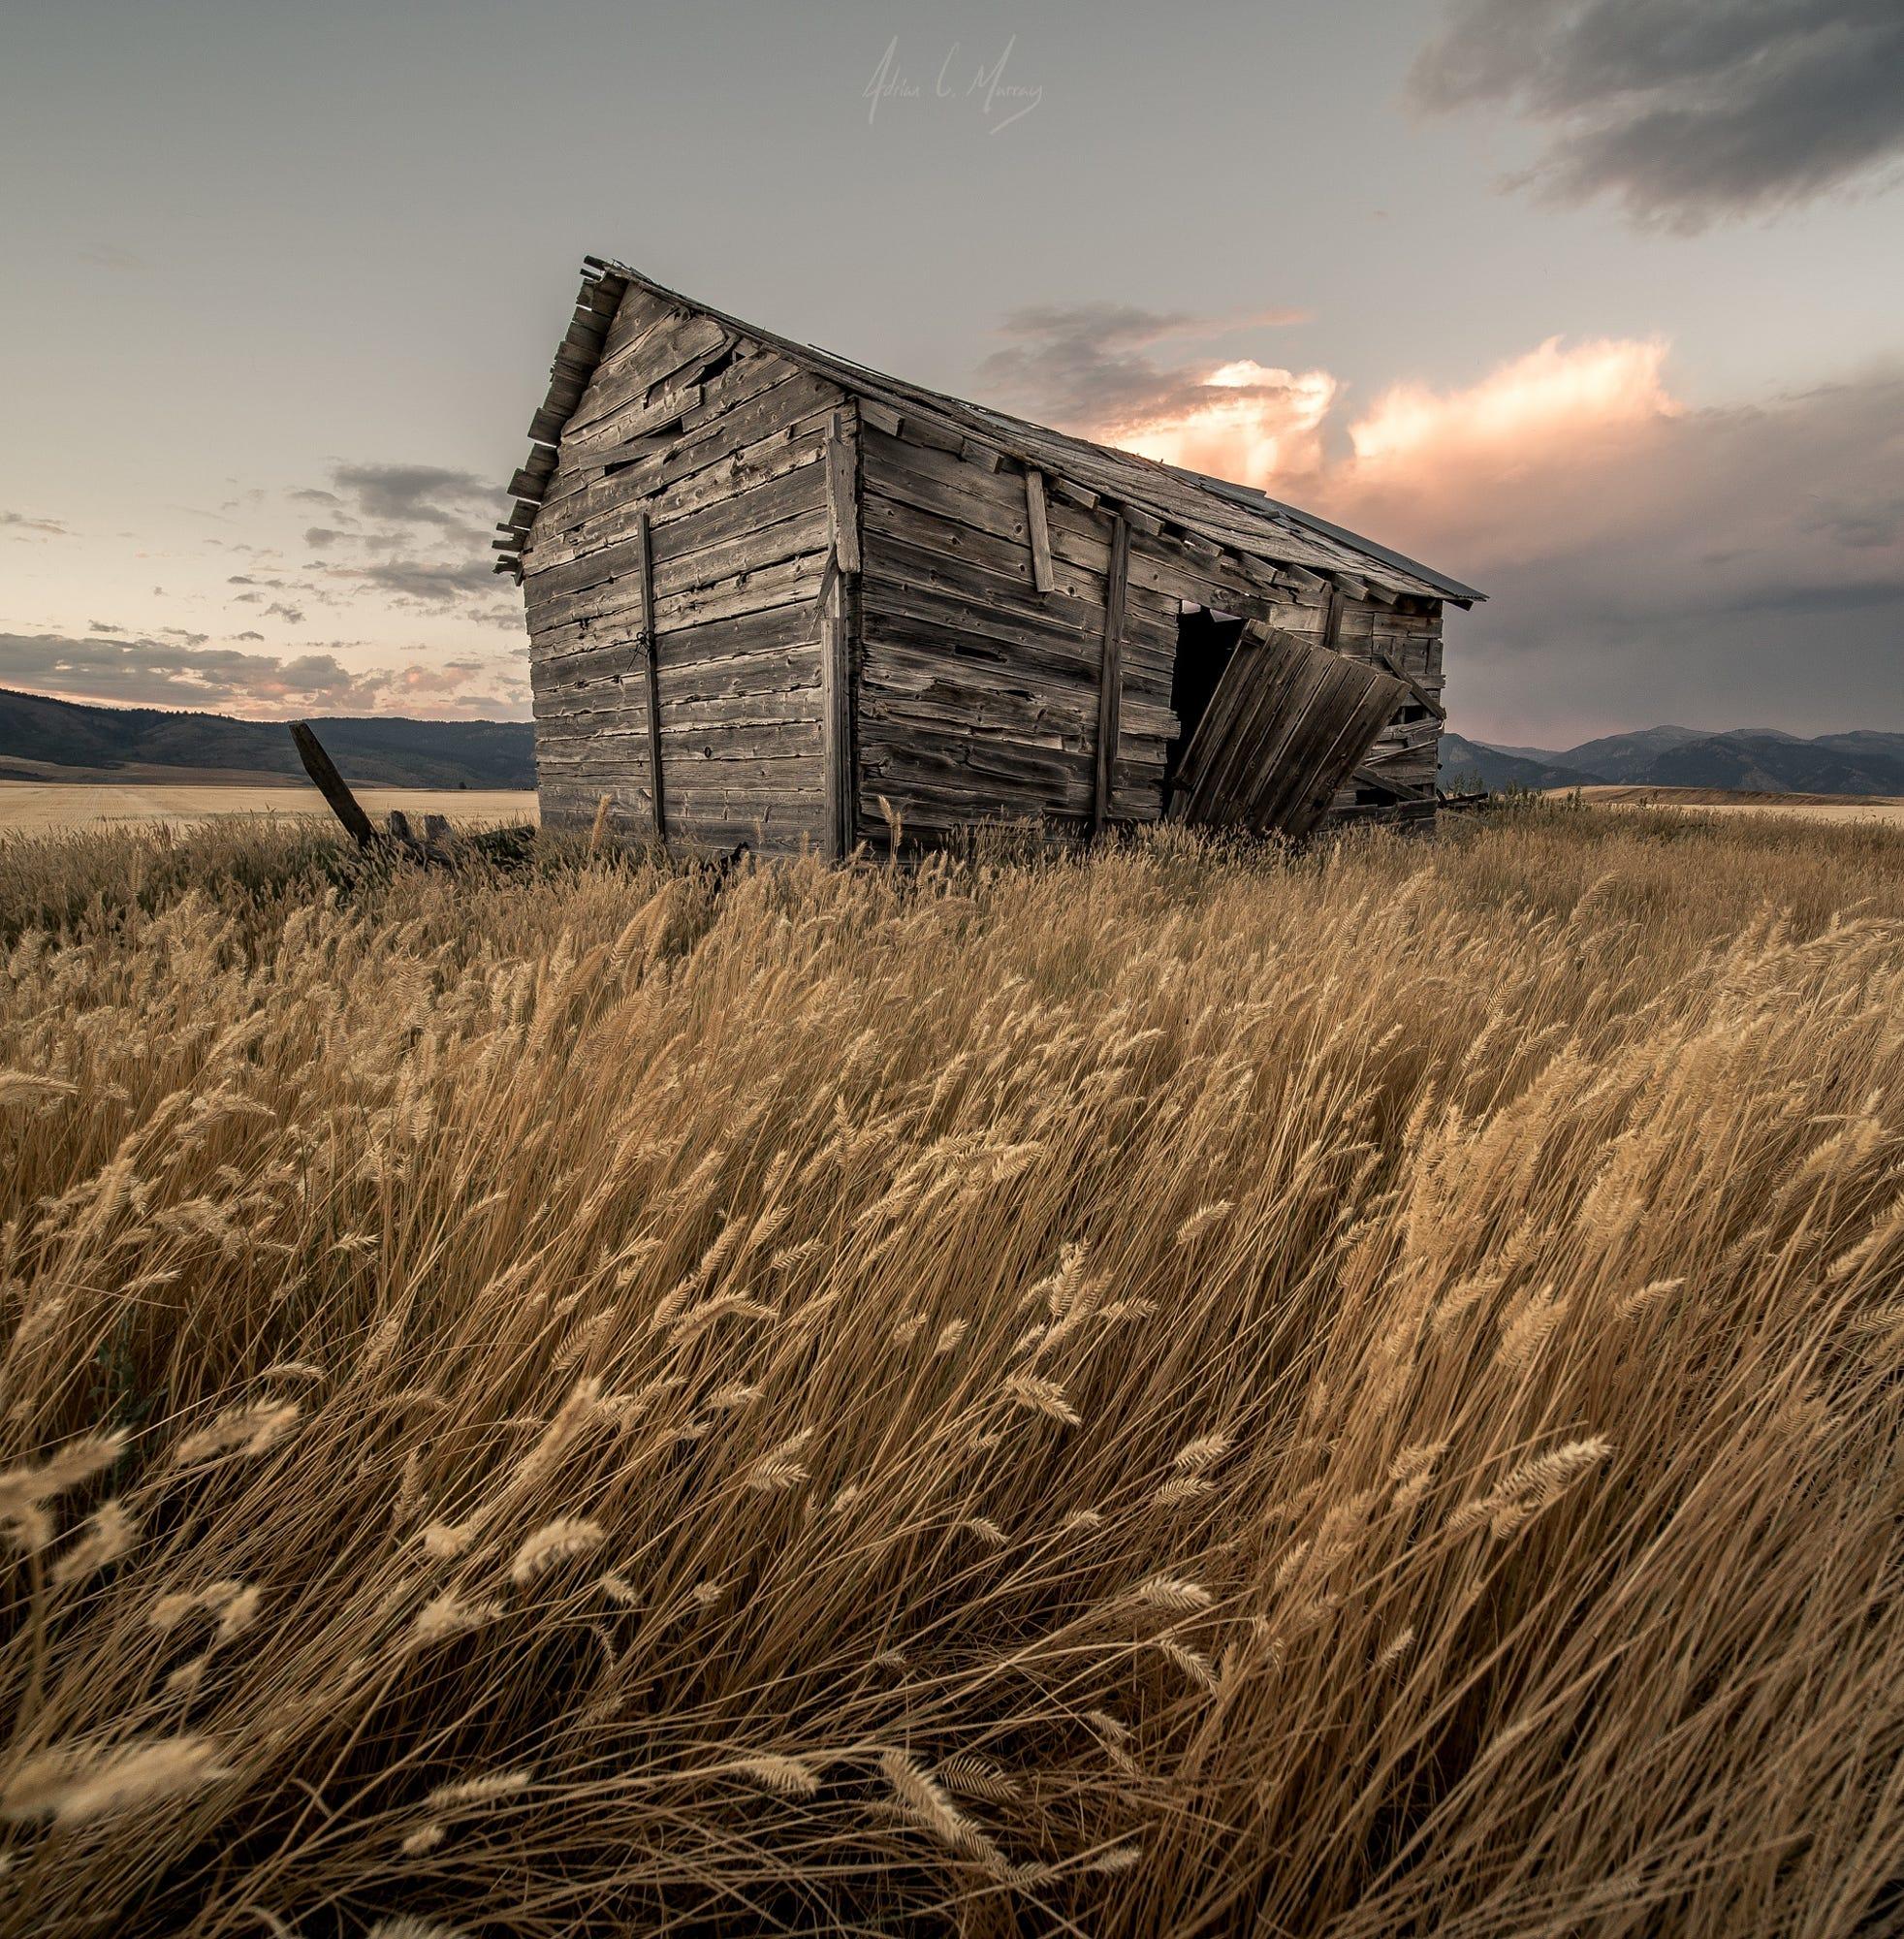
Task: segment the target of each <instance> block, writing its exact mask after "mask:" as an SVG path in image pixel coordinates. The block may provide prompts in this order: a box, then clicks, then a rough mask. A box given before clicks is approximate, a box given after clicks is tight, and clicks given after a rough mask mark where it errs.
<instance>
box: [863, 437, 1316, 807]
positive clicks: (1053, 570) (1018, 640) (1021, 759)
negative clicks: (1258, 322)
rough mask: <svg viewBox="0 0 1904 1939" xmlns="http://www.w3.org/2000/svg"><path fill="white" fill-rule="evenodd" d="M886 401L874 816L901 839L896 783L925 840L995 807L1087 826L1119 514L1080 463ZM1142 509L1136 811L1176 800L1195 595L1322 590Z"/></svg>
mask: <svg viewBox="0 0 1904 1939" xmlns="http://www.w3.org/2000/svg"><path fill="white" fill-rule="evenodd" d="M877 418H878V413H877V412H875V411H874V410H873V407H871V406H869V407H868V409H867V416H866V421H865V424H864V427H863V429H862V434H861V488H862V497H863V518H864V522H865V534H864V541H863V547H864V575H863V579H862V584H861V594H860V597H861V628H862V653H863V660H862V667H861V674H860V683H859V684H860V704H859V722H858V725H859V757H860V826H859V832H860V834H861V835H862V836H863V837H867V838H871V839H872V840H873V841H874V842H878V841H879V840H881V839H882V829H883V817H882V814H881V811H880V810H879V808H878V801H877V798H879V797H882V796H883V797H884V798H885V800H886V801H887V802H888V803H890V805H891V806H892V808H893V809H894V810H895V811H897V812H898V813H899V815H900V817H901V820H902V823H903V825H904V829H905V831H906V833H907V836H908V839H909V838H911V837H917V838H918V839H919V840H920V841H921V842H933V841H936V840H938V839H942V838H943V837H944V836H945V835H947V834H948V833H950V832H951V831H953V830H954V829H957V828H960V827H963V826H966V825H968V824H969V823H971V822H973V821H977V820H982V819H986V818H992V817H997V818H1003V819H1009V820H1030V819H1032V818H1041V819H1043V820H1044V821H1045V823H1046V832H1047V834H1048V835H1049V836H1051V837H1052V838H1054V839H1068V838H1071V837H1074V836H1076V835H1078V834H1080V833H1081V832H1083V831H1084V830H1085V829H1087V828H1088V827H1089V825H1090V821H1091V816H1092V808H1093V796H1094V771H1095V756H1096V742H1097V725H1098V719H1099V710H1100V686H1099V675H1100V671H1101V668H1102V665H1103V655H1104V621H1105V609H1106V601H1107V597H1108V594H1109V590H1110V565H1111V551H1112V541H1113V535H1114V532H1115V528H1116V515H1115V514H1114V513H1113V511H1112V510H1111V509H1110V508H1109V507H1107V506H1105V505H1102V504H1100V503H1098V502H1097V500H1096V499H1095V495H1094V494H1093V493H1090V492H1086V491H1081V490H1078V489H1077V488H1075V487H1072V486H1070V485H1069V484H1068V483H1067V482H1066V481H1064V480H1063V479H1062V478H1048V477H1041V476H1040V478H1039V479H1038V481H1037V482H1031V483H1028V476H1027V473H1026V471H1025V470H1024V469H1023V468H1021V467H1019V466H1017V465H1016V464H1015V463H1013V462H1012V461H1000V460H999V459H998V458H997V456H996V455H995V454H992V453H989V452H985V451H982V450H974V451H964V452H962V451H957V450H951V449H946V448H943V445H944V444H946V443H949V442H954V441H956V440H950V439H941V440H939V441H937V442H932V443H929V442H926V441H924V439H925V437H926V435H928V434H930V433H929V430H928V428H926V427H916V428H915V427H914V426H913V425H912V424H911V423H910V421H906V422H904V423H903V424H902V425H901V428H900V431H899V433H898V434H895V433H894V432H893V431H892V430H890V429H885V428H883V427H882V426H881V425H880V424H879V423H878V422H877ZM1040 510H1042V513H1043V520H1042V525H1043V530H1042V533H1040V531H1039V519H1038V514H1039V512H1040ZM1125 516H1126V517H1127V519H1131V520H1133V521H1134V522H1133V523H1132V524H1130V526H1129V529H1128V556H1127V585H1126V589H1125V604H1124V622H1123V628H1122V653H1121V656H1120V657H1121V680H1122V684H1121V694H1120V698H1119V702H1118V705H1117V707H1116V709H1115V711H1114V717H1115V719H1116V722H1117V747H1116V758H1115V760H1114V762H1113V763H1112V768H1111V776H1110V791H1109V800H1108V804H1107V806H1108V815H1107V818H1108V820H1109V821H1111V822H1112V823H1131V822H1140V821H1154V820H1156V819H1158V816H1159V815H1160V814H1161V813H1162V808H1163V773H1164V762H1165V758H1166V755H1167V753H1168V750H1169V747H1170V744H1171V742H1172V740H1173V739H1174V738H1175V736H1176V733H1177V724H1178V723H1177V716H1176V715H1175V714H1174V713H1173V712H1172V711H1171V707H1170V682H1171V675H1172V672H1173V670H1174V667H1175V662H1176V652H1177V617H1178V612H1179V600H1180V599H1183V598H1190V599H1194V600H1197V601H1198V602H1199V603H1203V602H1210V603H1217V604H1226V605H1229V606H1230V607H1231V608H1232V609H1234V606H1235V602H1236V600H1237V599H1238V598H1240V597H1242V596H1244V595H1245V594H1246V593H1248V594H1250V595H1253V597H1255V599H1256V600H1257V602H1258V605H1259V606H1260V609H1261V610H1262V611H1263V612H1264V614H1265V617H1268V616H1270V615H1271V614H1276V615H1281V616H1283V617H1284V618H1285V619H1286V618H1287V617H1288V615H1289V614H1290V613H1291V612H1292V611H1293V610H1294V608H1293V606H1292V605H1291V604H1290V603H1289V602H1292V601H1295V600H1297V599H1299V598H1301V597H1302V596H1303V595H1301V594H1299V593H1297V592H1295V591H1293V590H1292V589H1291V588H1289V587H1287V586H1285V585H1282V584H1281V583H1279V581H1278V579H1277V576H1276V575H1274V574H1273V573H1272V572H1271V571H1270V569H1269V568H1267V567H1265V568H1264V569H1263V572H1262V575H1261V582H1260V584H1259V585H1258V584H1251V585H1249V586H1245V585H1244V584H1243V583H1242V582H1240V581H1239V580H1238V579H1236V578H1235V577H1234V576H1233V575H1232V574H1231V573H1230V572H1229V570H1228V566H1229V564H1230V562H1228V561H1224V560H1222V559H1220V558H1219V557H1218V556H1217V554H1216V548H1214V547H1211V548H1210V549H1209V555H1208V556H1201V555H1199V554H1197V553H1195V552H1192V551H1191V550H1190V549H1189V548H1188V547H1187V545H1186V544H1185V543H1183V542H1182V541H1180V540H1177V539H1174V538H1172V537H1170V536H1168V535H1166V534H1164V533H1162V532H1161V531H1159V530H1158V529H1156V524H1157V522H1156V521H1154V520H1151V521H1146V520H1144V519H1143V518H1142V515H1141V514H1135V513H1131V512H1129V511H1127V512H1126V513H1125ZM1147 527H1148V528H1147ZM1041 583H1046V584H1048V585H1049V588H1050V589H1049V590H1040V589H1039V588H1040V585H1041ZM1317 585H1318V587H1319V582H1317ZM1315 597H1316V600H1317V612H1316V615H1315V616H1314V617H1315V622H1316V624H1317V625H1319V623H1320V620H1319V610H1320V609H1319V591H1318V592H1317V594H1316V595H1315ZM1252 610H1256V608H1253V609H1252Z"/></svg>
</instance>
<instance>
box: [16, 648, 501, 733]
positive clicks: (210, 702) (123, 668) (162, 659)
mask: <svg viewBox="0 0 1904 1939" xmlns="http://www.w3.org/2000/svg"><path fill="white" fill-rule="evenodd" d="M0 684H4V685H15V686H27V687H31V688H34V689H37V690H40V691H50V692H53V693H57V694H60V695H62V696H65V697H68V698H73V699H86V700H110V701H117V702H120V703H121V704H126V705H142V706H159V707H186V708H197V709H205V710H210V711H232V710H236V711H237V712H238V713H240V714H243V715H249V716H251V717H254V718H264V719H277V718H285V717H291V716H295V715H298V714H301V713H308V712H313V711H321V712H325V713H336V714H388V713H391V712H394V711H397V709H398V708H400V707H401V706H402V705H403V704H405V703H406V702H420V703H423V704H424V705H425V706H426V708H427V711H428V712H429V713H431V714H434V715H442V716H448V717H458V718H464V719H475V718H495V717H497V716H508V715H521V714H522V713H523V712H524V695H523V693H522V690H521V682H520V679H519V678H518V677H517V676H516V675H515V672H514V669H513V668H511V667H510V666H508V665H506V664H503V665H497V664H493V663H490V662H485V661H482V660H476V659H462V660H456V661H451V662H448V663H444V664H439V665H437V666H434V667H406V668H403V669H400V670H393V669H389V668H370V669H367V670H357V669H352V668H349V667H346V666H344V665H343V664H342V663H341V662H339V661H338V659H337V658H336V656H335V655H334V654H333V653H331V652H308V653H301V654H299V655H297V656H295V657H292V658H281V657H279V656H278V655H276V654H272V653H256V652H238V650H237V649H236V648H230V647H213V648H209V649H206V648H201V647H193V646H189V645H184V644H168V643H165V642H161V641H158V640H151V639H144V638H137V637H134V638H124V639H112V640H104V639H83V640H82V639H72V638H68V637H65V636H63V635H57V634H47V633H41V634H21V633H0Z"/></svg>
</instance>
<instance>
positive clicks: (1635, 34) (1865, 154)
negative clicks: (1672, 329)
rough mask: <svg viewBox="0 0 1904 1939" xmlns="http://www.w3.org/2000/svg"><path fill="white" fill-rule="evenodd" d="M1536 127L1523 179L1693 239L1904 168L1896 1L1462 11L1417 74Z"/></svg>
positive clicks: (1452, 95)
mask: <svg viewBox="0 0 1904 1939" xmlns="http://www.w3.org/2000/svg"><path fill="white" fill-rule="evenodd" d="M1410 93H1411V95H1412V99H1413V100H1414V101H1415V102H1416V103H1417V104H1418V105H1419V106H1421V107H1423V108H1426V109H1428V110H1430V111H1450V110H1455V109H1461V108H1467V107H1471V106H1475V105H1477V104H1487V105H1493V106H1501V107H1507V108H1509V109H1512V110H1514V111H1517V112H1519V113H1520V114H1522V115H1524V116H1525V117H1527V118H1528V119H1529V120H1531V121H1534V122H1536V123H1538V124H1539V125H1540V126H1541V127H1543V128H1544V129H1545V130H1546V131H1547V138H1548V139H1547V144H1546V147H1545V149H1544V150H1543V152H1542V154H1541V156H1540V158H1539V161H1538V162H1537V163H1536V165H1535V166H1534V168H1533V169H1531V170H1530V171H1529V172H1528V173H1527V175H1525V176H1522V177H1520V178H1519V179H1520V180H1521V181H1522V182H1524V183H1528V184H1531V185H1533V186H1535V187H1537V188H1538V189H1539V190H1540V191H1541V192H1542V193H1544V194H1545V195H1547V196H1549V197H1550V198H1552V199H1554V200H1556V201H1560V202H1574V203H1577V202H1586V201H1589V200H1592V199H1594V198H1596V197H1599V196H1607V197H1610V198H1612V199H1613V200H1615V201H1617V202H1618V203H1620V204H1621V205H1622V206H1623V207H1625V208H1626V210H1627V211H1628V213H1629V214H1630V215H1632V216H1633V217H1634V218H1635V219H1636V220H1638V221H1641V222H1644V223H1649V224H1658V225H1663V226H1666V227H1671V228H1677V229H1685V230H1693V229H1699V228H1703V227H1704V226H1706V225H1707V224H1709V223H1711V222H1713V221H1716V220H1720V219H1722V218H1725V217H1729V216H1739V215H1750V214H1755V213H1764V212H1769V211H1771V210H1775V209H1778V208H1781V207H1788V206H1791V205H1793V204H1796V203H1799V202H1803V201H1806V200H1809V199H1810V198H1812V197H1815V196H1818V195H1820V194H1823V193H1825V191H1827V190H1830V189H1835V188H1839V187H1843V186H1846V185H1849V184H1852V183H1857V182H1879V181H1883V180H1886V179H1890V180H1895V179H1896V177H1897V175H1898V173H1899V165H1900V162H1904V5H1900V4H1899V0H1460V4H1458V5H1457V6H1456V7H1455V8H1454V9H1453V11H1452V14H1451V16H1450V17H1449V19H1448V21H1447V24H1446V25H1445V27H1444V31H1443V32H1442V33H1441V34H1440V35H1439V36H1438V37H1437V38H1436V40H1435V41H1434V42H1433V43H1431V44H1430V46H1429V47H1428V48H1425V49H1424V50H1423V52H1422V53H1421V55H1420V56H1419V58H1418V59H1417V61H1416V62H1415V66H1414V69H1413V72H1412V76H1411V78H1410Z"/></svg>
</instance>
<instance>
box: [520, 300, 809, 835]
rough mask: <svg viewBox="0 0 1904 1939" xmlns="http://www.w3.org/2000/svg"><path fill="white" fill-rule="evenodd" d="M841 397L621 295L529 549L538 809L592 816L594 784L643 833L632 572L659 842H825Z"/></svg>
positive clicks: (694, 323)
mask: <svg viewBox="0 0 1904 1939" xmlns="http://www.w3.org/2000/svg"><path fill="white" fill-rule="evenodd" d="M840 404H841V392H840V391H839V390H838V388H837V387H835V386H834V385H832V384H829V383H827V382H825V381H824V380H822V379H820V378H818V377H815V376H813V375H811V374H809V372H807V371H805V370H803V369H801V368H800V367H798V366H796V365H794V364H793V363H792V362H791V361H789V360H788V359H786V358H783V357H780V356H778V355H777V354H775V353H774V352H772V351H769V350H766V349H764V348H762V347H761V346H759V345H757V344H755V343H753V342H752V341H751V340H750V339H746V338H740V337H737V336H736V335H735V334H733V333H731V332H729V331H727V330H725V329H724V328H723V327H722V326H721V325H719V324H717V323H715V322H714V320H712V319H710V318H707V317H704V316H699V315H696V314H693V313H691V312H687V311H683V310H678V309H673V308H671V307H669V306H668V305H667V304H666V303H664V302H662V301H661V300H660V299H659V298H656V297H654V296H651V294H649V293H648V292H646V291H644V290H641V289H639V288H634V287H631V288H629V289H628V290H627V292H626V293H625V294H624V295H623V297H622V299H621V302H620V304H619V308H618V310H617V312H616V316H615V320H614V322H613V324H612V325H611V326H610V328H609V331H608V334H607V338H606V341H605V343H604V345H603V351H602V357H601V361H600V363H599V364H598V365H597V366H596V369H595V372H594V375H593V377H592V379H591V380H590V382H589V384H588V387H587V390H586V391H585V393H584V394H583V397H582V399H581V401H580V402H579V403H578V404H577V405H576V407H575V410H574V412H573V413H572V414H571V416H570V418H569V421H568V425H567V428H566V429H564V430H563V432H562V437H561V445H560V453H559V461H558V463H557V466H556V471H555V477H554V478H553V479H552V480H551V481H550V483H549V488H548V491H547V493H546V495H545V497H544V500H543V503H542V505H541V508H540V509H539V511H538V512H537V514H536V516H535V521H534V524H533V526H532V528H531V532H530V540H529V544H528V546H527V548H526V549H525V550H524V555H523V570H524V600H525V603H526V606H527V611H528V627H529V639H530V661H531V681H532V686H533V691H534V702H535V721H536V779H537V786H538V789H539V792H540V795H541V801H542V812H543V816H544V819H545V820H546V821H547V822H549V823H550V824H552V825H557V826H559V825H564V824H567V825H576V824H581V823H586V822H587V820H588V819H589V818H590V817H591V816H592V815H593V813H594V810H595V804H596V802H597V800H598V799H599V798H600V797H601V796H602V795H603V794H607V795H609V796H610V797H611V799H612V801H613V803H614V810H613V818H614V822H615V825H616V826H617V827H618V829H619V830H622V831H624V832H626V833H628V834H631V835H642V834H646V833H649V832H651V829H652V826H653V816H654V800H653V785H652V775H651V762H650V755H649V745H650V724H651V723H650V720H649V713H648V699H647V685H648V674H647V649H646V642H645V640H644V637H643V601H644V573H645V571H646V573H647V574H648V575H649V577H650V585H651V597H652V614H653V619H652V625H653V637H654V641H655V644H656V648H657V652H656V666H655V682H656V686H657V689H658V693H659V698H660V708H659V733H658V739H659V743H660V749H661V782H662V787H661V793H662V799H663V805H664V809H665V816H666V831H665V832H666V835H667V838H668V840H669V841H670V842H680V843H682V844H683V845H687V846H690V847H702V846H714V847H727V846H731V845H732V844H734V843H735V842H749V843H752V844H754V845H756V846H764V847H765V848H768V849H773V850H791V849H795V848H798V847H799V846H800V845H801V843H802V842H803V840H806V841H811V842H823V841H824V839H825V834H826V830H825V827H824V802H825V771H824V764H823V761H822V758H821V752H822V742H823V720H822V713H823V710H822V697H821V687H820V668H821V654H820V623H819V621H820V614H819V595H820V590H821V586H822V580H823V576H824V570H825V562H826V556H827V553H828V550H829V547H830V545H831V543H832V539H831V534H830V531H829V519H828V507H827V489H826V455H827V435H828V426H829V422H830V419H831V416H832V414H833V412H834V411H835V410H836V409H838V408H839V406H840ZM611 464H612V465H614V466H616V467H617V468H614V469H610V468H609V467H610V465H611ZM644 519H646V521H647V530H648V535H649V541H650V542H649V545H648V546H647V547H644V543H643V536H642V522H643V520H644Z"/></svg>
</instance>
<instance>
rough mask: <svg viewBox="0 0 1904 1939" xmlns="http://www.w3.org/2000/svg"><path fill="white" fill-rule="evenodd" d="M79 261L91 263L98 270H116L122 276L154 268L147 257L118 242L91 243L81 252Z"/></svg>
mask: <svg viewBox="0 0 1904 1939" xmlns="http://www.w3.org/2000/svg"><path fill="white" fill-rule="evenodd" d="M79 260H80V262H82V263H90V264H91V265H92V267H93V268H94V269H96V270H118V271H120V272H121V273H122V274H123V273H126V272H129V271H135V270H149V269H150V268H151V267H152V265H151V264H150V262H148V261H147V260H146V258H145V257H143V256H141V255H139V254H137V253H136V252H135V251H133V250H131V249H127V248H123V247H121V245H120V244H118V243H117V242H89V243H88V244H87V245H86V246H85V247H84V248H83V249H81V250H80V251H79Z"/></svg>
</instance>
